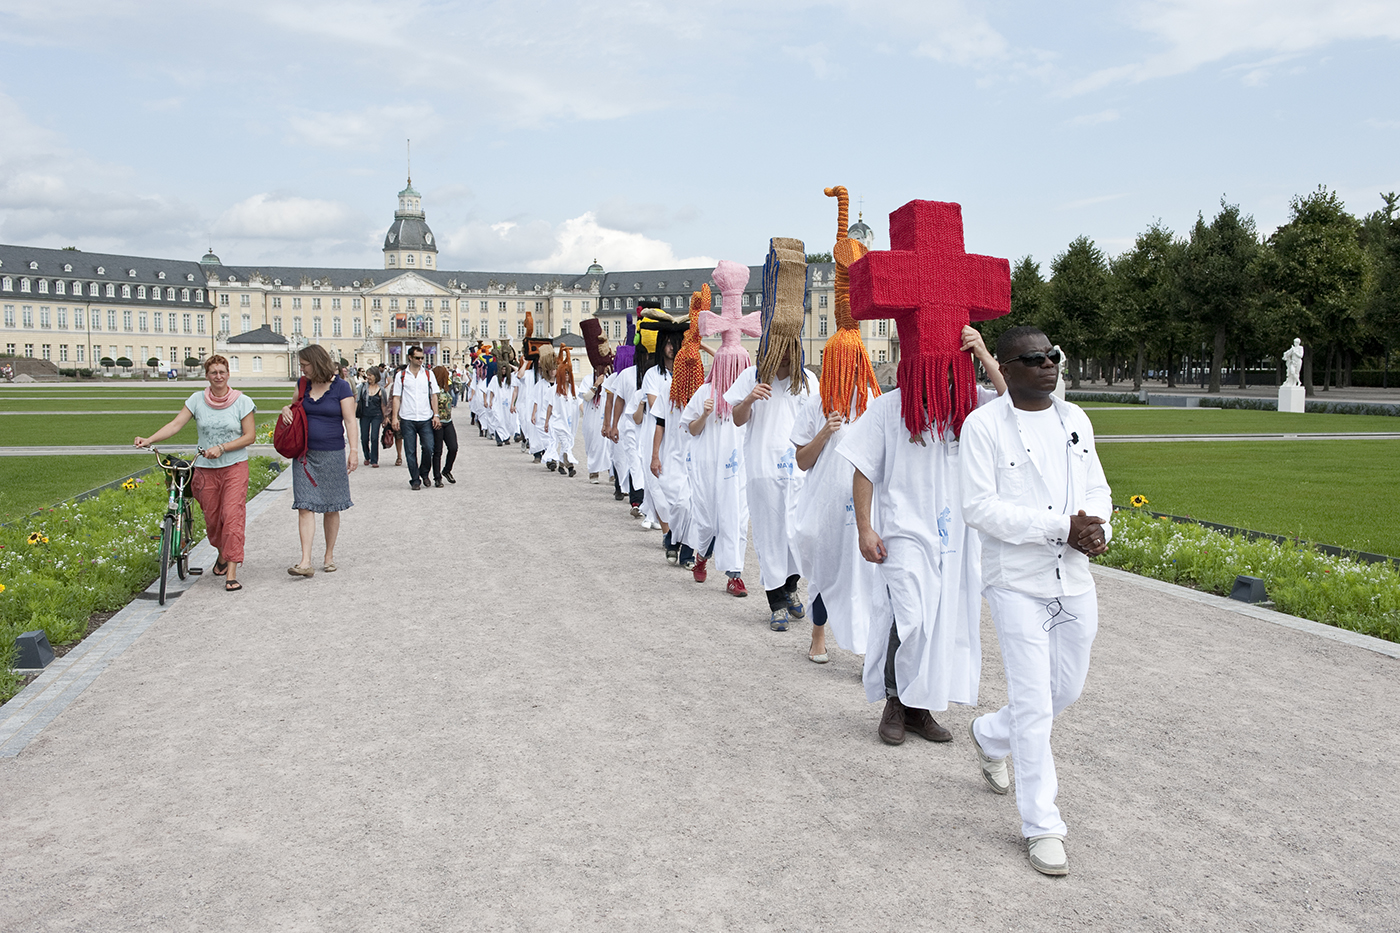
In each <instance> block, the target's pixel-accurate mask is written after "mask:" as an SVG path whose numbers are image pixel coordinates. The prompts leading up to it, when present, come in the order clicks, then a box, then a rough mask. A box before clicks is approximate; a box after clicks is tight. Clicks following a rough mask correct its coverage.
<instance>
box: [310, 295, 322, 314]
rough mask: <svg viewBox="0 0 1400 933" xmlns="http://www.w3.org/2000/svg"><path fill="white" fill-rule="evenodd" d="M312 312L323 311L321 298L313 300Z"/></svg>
mask: <svg viewBox="0 0 1400 933" xmlns="http://www.w3.org/2000/svg"><path fill="white" fill-rule="evenodd" d="M311 310H312V311H320V310H321V299H319V298H312V299H311Z"/></svg>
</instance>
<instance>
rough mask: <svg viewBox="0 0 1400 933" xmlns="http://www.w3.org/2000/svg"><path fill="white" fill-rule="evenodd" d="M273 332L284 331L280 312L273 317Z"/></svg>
mask: <svg viewBox="0 0 1400 933" xmlns="http://www.w3.org/2000/svg"><path fill="white" fill-rule="evenodd" d="M272 332H273V333H274V334H280V333H282V315H280V314H279V315H277V316H275V317H274V318H273V319H272Z"/></svg>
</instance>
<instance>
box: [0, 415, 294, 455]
mask: <svg viewBox="0 0 1400 933" xmlns="http://www.w3.org/2000/svg"><path fill="white" fill-rule="evenodd" d="M177 410H178V408H171V409H169V411H170V414H169V415H165V414H159V415H122V414H118V415H6V414H0V447H36V446H49V445H62V446H75V445H76V446H82V445H87V444H97V445H101V444H130V443H131V441H132V439H133V438H135V437H136V436H137V435H143V436H146V435H150V434H153V433H155V431H156V430H157V429H159V428H160V427H161V426H162V425H164V424H165V423H166V422H168V421H169V420H170V419H171V418H172V417H174V415H175V412H176V411H177ZM279 410H280V409H272V408H268V409H266V410H260V411H259V412H258V414H257V415H256V417H255V420H256V421H257V423H258V424H259V425H262V424H264V423H266V422H268V421H271V420H272V419H273V418H276V417H277V413H278V411H279ZM198 437H199V434H198V432H197V431H196V430H195V425H194V420H193V419H191V420H190V422H189V423H188V424H187V425H185V427H184V429H183V430H182V431H180V433H179V434H177V435H175V436H174V437H172V438H170V439H169V440H167V441H165V443H166V444H169V445H171V446H172V447H176V446H180V445H182V444H183V445H189V446H193V445H194V443H195V441H196V440H197V439H198ZM0 459H3V458H0ZM152 459H154V458H152Z"/></svg>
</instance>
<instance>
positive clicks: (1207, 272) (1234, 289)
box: [1177, 198, 1260, 392]
mask: <svg viewBox="0 0 1400 933" xmlns="http://www.w3.org/2000/svg"><path fill="white" fill-rule="evenodd" d="M1259 249H1260V243H1259V234H1258V232H1257V231H1256V230H1255V227H1254V218H1253V217H1250V216H1249V215H1248V214H1241V213H1240V208H1239V205H1238V204H1227V203H1226V202H1225V199H1224V198H1221V199H1220V213H1218V214H1216V215H1215V219H1214V220H1212V221H1211V222H1210V223H1209V224H1207V223H1206V222H1205V218H1204V217H1203V216H1202V215H1200V214H1197V215H1196V224H1195V226H1194V227H1192V228H1191V237H1190V239H1189V240H1188V241H1187V243H1186V247H1185V249H1184V250H1182V252H1181V258H1180V263H1179V264H1178V274H1177V281H1178V287H1179V289H1180V294H1181V299H1182V302H1183V304H1184V306H1185V309H1186V313H1187V315H1188V317H1189V319H1190V320H1191V321H1192V322H1193V323H1194V324H1196V325H1197V326H1198V327H1199V328H1200V329H1201V333H1202V336H1203V337H1205V339H1207V340H1208V341H1210V343H1211V345H1212V351H1211V358H1210V382H1209V386H1208V389H1207V391H1209V392H1219V391H1220V370H1221V368H1222V367H1223V366H1224V363H1225V351H1226V349H1227V346H1228V345H1234V344H1236V343H1237V341H1238V337H1239V333H1240V331H1241V329H1242V325H1243V324H1244V322H1245V321H1247V320H1248V319H1249V317H1250V311H1251V309H1252V307H1253V306H1254V305H1255V303H1256V302H1257V301H1258V297H1259V280H1258V276H1259Z"/></svg>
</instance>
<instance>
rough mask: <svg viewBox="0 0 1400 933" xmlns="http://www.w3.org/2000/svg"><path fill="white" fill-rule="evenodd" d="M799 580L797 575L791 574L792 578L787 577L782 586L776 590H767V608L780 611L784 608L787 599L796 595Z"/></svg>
mask: <svg viewBox="0 0 1400 933" xmlns="http://www.w3.org/2000/svg"><path fill="white" fill-rule="evenodd" d="M799 579H801V578H800V577H798V575H797V574H793V575H792V576H790V577H788V578H787V580H786V581H784V582H783V585H782V586H780V587H778V588H777V589H776V590H767V591H766V594H767V596H768V608H769V609H781V608H783V607H784V606H786V605H787V600H788V597H789V596H793V595H796V593H797V581H798V580H799Z"/></svg>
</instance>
